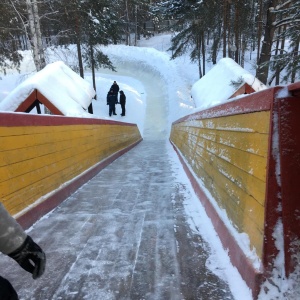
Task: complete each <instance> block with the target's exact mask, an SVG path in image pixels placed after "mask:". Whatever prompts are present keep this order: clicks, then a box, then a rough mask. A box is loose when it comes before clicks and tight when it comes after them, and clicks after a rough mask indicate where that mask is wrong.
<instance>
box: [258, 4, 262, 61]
mask: <svg viewBox="0 0 300 300" xmlns="http://www.w3.org/2000/svg"><path fill="white" fill-rule="evenodd" d="M262 10H263V0H260V1H259V14H258V20H257V24H258V28H257V64H258V62H259V55H260V43H261V33H262Z"/></svg>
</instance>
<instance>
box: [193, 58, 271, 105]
mask: <svg viewBox="0 0 300 300" xmlns="http://www.w3.org/2000/svg"><path fill="white" fill-rule="evenodd" d="M244 83H247V84H248V85H249V86H251V87H252V88H253V89H254V90H255V91H256V92H258V91H261V90H264V89H266V88H267V87H266V86H265V85H264V84H263V83H262V82H260V81H259V80H258V79H257V78H255V76H254V75H252V74H251V73H249V72H248V71H246V70H245V69H243V68H242V67H241V66H240V65H238V64H237V63H236V62H235V61H234V60H232V59H231V58H228V57H226V58H222V59H220V60H219V62H218V63H217V64H216V65H215V66H214V67H213V68H212V69H211V70H210V71H209V72H208V73H207V74H206V75H205V76H203V77H202V78H201V79H199V80H198V81H197V82H196V83H194V85H193V87H192V90H191V94H192V97H193V99H194V101H195V103H196V106H197V109H198V110H199V109H207V108H209V107H211V106H215V105H219V104H222V103H224V102H227V101H228V99H229V98H230V97H231V96H232V95H233V94H234V93H235V92H236V91H237V90H238V89H239V88H240V87H241V86H242V85H243V84H244ZM230 100H232V99H230Z"/></svg>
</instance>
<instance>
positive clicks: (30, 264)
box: [8, 235, 46, 279]
mask: <svg viewBox="0 0 300 300" xmlns="http://www.w3.org/2000/svg"><path fill="white" fill-rule="evenodd" d="M8 256H9V257H11V258H13V259H14V260H15V261H16V262H17V263H18V264H19V265H20V266H21V267H22V268H23V269H24V270H26V271H27V272H29V273H32V278H33V279H37V278H39V277H40V276H42V275H43V273H44V271H45V267H46V255H45V253H44V252H43V250H42V249H41V248H40V246H39V245H37V244H36V243H35V242H34V241H33V240H32V238H31V237H30V236H29V235H28V236H27V238H26V240H25V241H24V243H23V245H21V247H19V248H18V249H17V250H15V251H14V252H12V253H10V254H8Z"/></svg>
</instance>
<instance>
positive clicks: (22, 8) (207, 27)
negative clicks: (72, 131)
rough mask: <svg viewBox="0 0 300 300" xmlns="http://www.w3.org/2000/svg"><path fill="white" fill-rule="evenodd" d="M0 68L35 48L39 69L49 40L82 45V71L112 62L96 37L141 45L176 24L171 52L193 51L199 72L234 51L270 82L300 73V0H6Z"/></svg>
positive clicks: (15, 63) (106, 41)
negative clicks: (249, 59) (248, 59)
mask: <svg viewBox="0 0 300 300" xmlns="http://www.w3.org/2000/svg"><path fill="white" fill-rule="evenodd" d="M0 8H1V16H0V70H1V72H2V73H4V74H5V71H6V70H7V68H15V69H18V67H19V66H20V61H21V60H22V51H23V50H30V51H31V52H32V55H33V60H34V63H35V67H36V70H37V71H39V70H41V69H42V68H43V67H44V66H45V65H46V64H47V57H46V55H45V53H46V49H47V48H48V47H68V45H70V44H75V45H76V46H77V54H78V55H77V56H78V64H77V65H76V66H71V67H72V69H74V70H75V71H76V72H78V73H79V74H80V75H81V76H82V77H84V66H87V67H89V68H91V70H92V73H94V72H95V70H97V69H98V68H99V67H105V68H110V69H112V70H114V66H113V64H112V63H111V61H110V60H109V57H108V56H107V55H104V54H103V53H102V52H101V50H100V49H99V47H97V46H98V45H108V44H119V43H122V44H126V45H130V46H137V44H138V40H139V39H141V37H146V38H147V37H149V36H151V35H154V34H157V33H160V32H164V31H168V32H172V33H173V34H172V36H173V38H172V46H171V48H170V49H169V50H170V51H172V52H171V53H172V57H171V59H175V58H176V57H178V56H180V55H183V54H188V55H189V56H190V59H191V61H193V62H195V63H197V65H198V69H199V78H201V77H202V76H204V75H205V72H206V64H207V62H208V61H209V62H212V63H213V64H215V63H216V62H217V58H218V57H220V56H221V57H231V58H232V59H234V60H235V61H236V62H237V63H238V64H240V65H241V66H242V67H243V66H244V62H245V53H248V54H249V53H250V55H253V58H254V59H255V70H256V77H257V78H258V79H259V80H260V81H262V82H263V83H265V84H267V85H279V84H285V83H293V82H295V81H297V80H299V79H300V56H299V42H300V0H168V1H159V0H157V1H154V0H153V1H151V0H2V1H1V3H0Z"/></svg>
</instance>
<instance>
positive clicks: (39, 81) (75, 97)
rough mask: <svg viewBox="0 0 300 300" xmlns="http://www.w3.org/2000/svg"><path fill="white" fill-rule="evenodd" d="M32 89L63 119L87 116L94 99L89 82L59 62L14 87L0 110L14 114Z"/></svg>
mask: <svg viewBox="0 0 300 300" xmlns="http://www.w3.org/2000/svg"><path fill="white" fill-rule="evenodd" d="M34 89H37V90H39V91H40V92H41V93H42V94H43V95H44V96H45V97H46V98H47V99H48V100H49V101H50V102H52V103H53V104H54V105H55V106H56V107H57V108H58V109H59V110H60V111H61V112H62V113H63V114H64V115H65V116H88V114H87V113H86V112H85V110H86V109H87V108H88V106H89V105H90V103H91V102H92V98H93V97H94V95H95V91H94V89H93V87H92V86H91V85H90V83H89V82H87V81H85V80H84V79H82V78H81V77H80V76H79V75H78V74H76V73H75V72H73V71H72V70H71V69H70V68H69V67H68V66H66V65H65V64H64V63H63V62H62V61H57V62H53V63H51V64H48V65H47V66H46V67H45V68H44V69H43V70H41V71H39V72H37V73H36V74H34V75H32V76H31V77H29V78H27V79H26V80H25V81H23V82H22V83H21V84H19V85H18V86H16V88H15V89H14V90H12V91H11V92H10V93H9V94H8V95H7V96H6V97H5V98H4V99H3V100H2V101H1V102H0V110H3V111H15V110H16V109H17V108H18V106H19V105H20V104H21V103H22V102H23V101H24V100H25V99H26V98H27V97H28V96H29V95H30V93H31V92H32V91H33V90H34Z"/></svg>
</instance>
